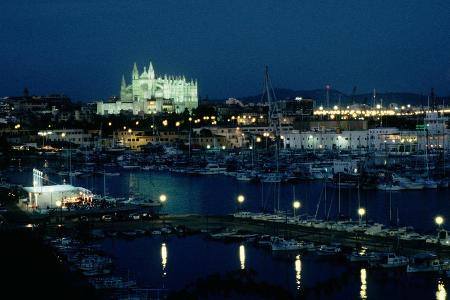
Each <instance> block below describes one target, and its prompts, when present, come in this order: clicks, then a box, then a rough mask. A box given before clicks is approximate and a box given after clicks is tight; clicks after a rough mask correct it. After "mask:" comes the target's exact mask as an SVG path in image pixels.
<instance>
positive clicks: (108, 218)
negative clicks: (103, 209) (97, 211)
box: [102, 215, 112, 222]
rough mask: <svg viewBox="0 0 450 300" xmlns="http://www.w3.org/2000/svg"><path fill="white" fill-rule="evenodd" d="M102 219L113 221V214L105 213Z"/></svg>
mask: <svg viewBox="0 0 450 300" xmlns="http://www.w3.org/2000/svg"><path fill="white" fill-rule="evenodd" d="M102 221H103V222H111V221H112V216H111V215H103V216H102Z"/></svg>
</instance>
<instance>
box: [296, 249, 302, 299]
mask: <svg viewBox="0 0 450 300" xmlns="http://www.w3.org/2000/svg"><path fill="white" fill-rule="evenodd" d="M301 279H302V261H301V260H300V255H297V256H296V257H295V287H296V288H297V291H298V290H300V284H301Z"/></svg>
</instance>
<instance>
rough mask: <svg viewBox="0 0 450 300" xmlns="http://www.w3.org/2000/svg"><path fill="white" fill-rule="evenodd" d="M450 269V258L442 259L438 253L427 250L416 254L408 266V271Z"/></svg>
mask: <svg viewBox="0 0 450 300" xmlns="http://www.w3.org/2000/svg"><path fill="white" fill-rule="evenodd" d="M447 270H450V264H449V261H448V260H440V259H439V258H438V257H437V255H436V254H434V253H430V252H425V253H419V254H416V255H415V256H413V257H412V258H411V262H410V263H409V264H408V266H407V267H406V272H408V273H419V272H441V271H447Z"/></svg>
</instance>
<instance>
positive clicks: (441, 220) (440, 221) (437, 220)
mask: <svg viewBox="0 0 450 300" xmlns="http://www.w3.org/2000/svg"><path fill="white" fill-rule="evenodd" d="M434 222H436V224H437V225H438V226H439V227H441V226H442V224H444V218H443V217H442V216H437V217H436V218H435V219H434Z"/></svg>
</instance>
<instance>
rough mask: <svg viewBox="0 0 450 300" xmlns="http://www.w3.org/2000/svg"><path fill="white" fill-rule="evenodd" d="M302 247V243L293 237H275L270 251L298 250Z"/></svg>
mask: <svg viewBox="0 0 450 300" xmlns="http://www.w3.org/2000/svg"><path fill="white" fill-rule="evenodd" d="M301 249H302V244H300V243H299V242H297V241H296V240H294V239H291V240H285V239H277V240H275V241H273V242H272V251H298V250H301Z"/></svg>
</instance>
